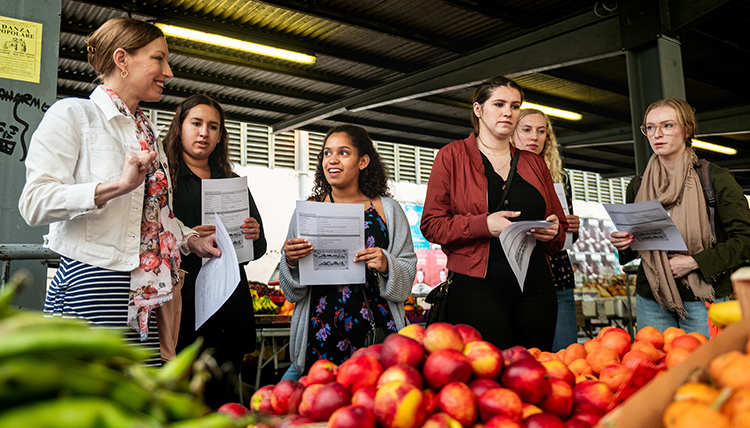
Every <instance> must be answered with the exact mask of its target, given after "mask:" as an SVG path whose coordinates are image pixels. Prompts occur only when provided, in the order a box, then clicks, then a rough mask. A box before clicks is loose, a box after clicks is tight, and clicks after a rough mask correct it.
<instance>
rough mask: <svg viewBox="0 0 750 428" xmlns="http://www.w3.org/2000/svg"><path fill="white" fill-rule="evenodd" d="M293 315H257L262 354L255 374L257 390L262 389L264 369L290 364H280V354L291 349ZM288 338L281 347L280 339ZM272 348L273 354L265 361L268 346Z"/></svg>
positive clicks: (257, 332) (259, 356)
mask: <svg viewBox="0 0 750 428" xmlns="http://www.w3.org/2000/svg"><path fill="white" fill-rule="evenodd" d="M291 318H292V316H291V315H256V316H255V332H256V335H257V337H258V341H259V342H260V353H259V354H258V369H257V371H256V373H255V390H256V391H257V390H258V388H260V372H261V369H263V367H265V366H267V365H268V364H270V363H273V367H274V369H275V370H278V369H279V368H280V367H287V366H288V365H289V363H280V362H279V354H281V353H282V352H284V351H285V350H286V349H287V348H288V347H289V334H290V331H291V329H290V327H291V324H290V322H291ZM279 338H281V339H283V338H286V339H287V340H286V343H284V344H283V345H280V344H279V343H278V339H279ZM267 345H268V346H271V351H272V354H271V356H270V357H269V358H266V359H265V361H264V358H263V357H264V352H265V348H266V346H267Z"/></svg>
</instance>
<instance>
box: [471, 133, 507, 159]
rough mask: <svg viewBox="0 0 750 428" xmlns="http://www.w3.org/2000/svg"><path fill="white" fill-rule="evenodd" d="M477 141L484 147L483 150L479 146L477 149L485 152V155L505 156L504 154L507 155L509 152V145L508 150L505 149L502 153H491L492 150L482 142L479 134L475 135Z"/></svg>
mask: <svg viewBox="0 0 750 428" xmlns="http://www.w3.org/2000/svg"><path fill="white" fill-rule="evenodd" d="M477 141H478V142H479V144H480V145H481V146H483V147H484V150H482V149H481V147H480V148H479V151H481V152H482V153H484V154H485V155H486V156H505V155H507V154H510V147H509V148H508V150H507V151H506V152H504V153H492V151H491V148H490V146H488V145H487V144H484V141H482V140H481V139H480V138H479V136H477Z"/></svg>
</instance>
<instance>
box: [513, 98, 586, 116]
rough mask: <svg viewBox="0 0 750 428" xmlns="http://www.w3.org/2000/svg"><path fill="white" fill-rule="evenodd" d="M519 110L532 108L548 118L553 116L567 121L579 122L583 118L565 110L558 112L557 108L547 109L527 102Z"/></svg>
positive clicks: (578, 114)
mask: <svg viewBox="0 0 750 428" xmlns="http://www.w3.org/2000/svg"><path fill="white" fill-rule="evenodd" d="M521 108H522V109H523V108H533V109H537V110H539V111H541V112H544V114H546V115H548V116H555V117H559V118H562V119H568V120H581V119H583V116H582V115H581V114H580V113H575V112H572V111H567V110H560V109H559V108H554V107H547V106H543V105H539V104H534V103H530V102H528V101H524V102H523V104H522V105H521Z"/></svg>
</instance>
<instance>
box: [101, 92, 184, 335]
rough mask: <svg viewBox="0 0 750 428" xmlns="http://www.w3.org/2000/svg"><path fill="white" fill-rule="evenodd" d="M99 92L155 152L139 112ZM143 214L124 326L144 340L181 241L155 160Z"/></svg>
mask: <svg viewBox="0 0 750 428" xmlns="http://www.w3.org/2000/svg"><path fill="white" fill-rule="evenodd" d="M102 89H104V91H105V92H106V93H107V94H108V95H109V96H110V98H112V101H113V102H114V103H115V106H117V109H118V110H119V111H120V113H122V114H123V115H125V116H127V117H129V118H132V119H133V120H134V121H135V124H136V130H135V134H136V135H135V136H136V138H137V139H138V142H139V143H140V145H141V150H148V151H151V152H158V150H159V147H158V144H157V140H156V135H154V133H153V130H152V128H151V126H150V122H149V120H148V118H147V117H146V115H145V114H143V111H142V110H141V109H140V107H139V108H137V109H136V111H135V114H132V113H131V112H130V110H129V109H128V107H127V105H125V103H124V102H123V101H122V100H121V99H120V97H118V96H117V94H115V92H114V91H112V90H111V89H110V88H107V87H106V86H102ZM144 184H145V192H144V200H143V212H142V217H141V245H140V251H139V253H140V264H139V266H138V267H137V268H136V269H134V270H133V271H132V272H131V273H130V299H129V300H128V326H130V327H131V328H133V329H134V330H135V331H137V332H139V333H140V334H141V341H145V340H146V339H147V338H148V321H149V317H150V314H151V310H152V309H156V308H158V307H159V306H161V305H162V304H164V303H165V302H167V301H169V300H172V285H173V284H175V283H177V281H178V280H179V277H178V275H179V272H178V267H179V266H180V250H179V246H178V240H181V239H182V231H181V229H180V226H179V223H178V222H177V219H176V218H175V216H174V214H173V213H172V210H171V209H170V207H169V203H168V201H169V193H168V192H169V182H168V181H167V174H166V172H165V171H164V168H163V167H162V165H161V164H160V163H159V157H158V156H157V157H156V159H154V161H153V162H152V163H151V165H150V166H149V168H148V171H147V172H146V180H145V183H144Z"/></svg>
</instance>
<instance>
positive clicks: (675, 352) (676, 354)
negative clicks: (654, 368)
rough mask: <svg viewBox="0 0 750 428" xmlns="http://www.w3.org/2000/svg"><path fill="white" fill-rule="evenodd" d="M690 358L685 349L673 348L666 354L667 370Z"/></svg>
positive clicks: (688, 352)
mask: <svg viewBox="0 0 750 428" xmlns="http://www.w3.org/2000/svg"><path fill="white" fill-rule="evenodd" d="M689 356H690V351H689V350H687V349H685V348H674V349H672V350H670V351H669V352H667V359H666V361H665V362H666V363H667V368H668V369H671V368H672V367H674V366H676V365H677V364H680V363H681V362H682V361H683V360H685V358H687V357H689Z"/></svg>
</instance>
